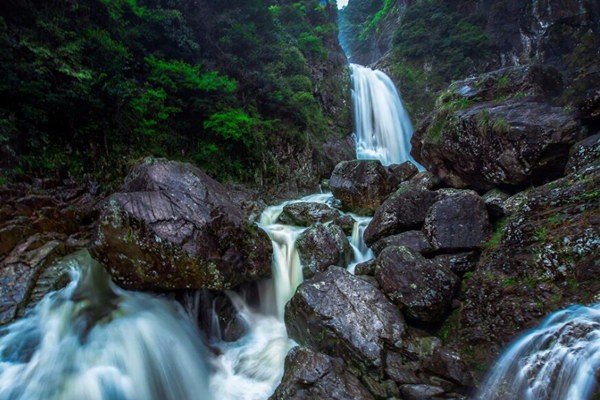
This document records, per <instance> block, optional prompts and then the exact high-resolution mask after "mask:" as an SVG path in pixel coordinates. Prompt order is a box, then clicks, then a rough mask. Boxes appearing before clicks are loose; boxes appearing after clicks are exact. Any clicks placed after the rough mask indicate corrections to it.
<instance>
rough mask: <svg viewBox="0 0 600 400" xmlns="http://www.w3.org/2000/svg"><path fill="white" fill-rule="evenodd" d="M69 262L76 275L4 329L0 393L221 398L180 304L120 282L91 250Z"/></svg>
mask: <svg viewBox="0 0 600 400" xmlns="http://www.w3.org/2000/svg"><path fill="white" fill-rule="evenodd" d="M64 262H67V263H69V264H70V266H71V267H72V282H71V283H70V284H69V285H68V286H67V287H66V288H64V289H63V290H61V291H58V292H54V293H51V294H49V295H47V296H46V297H45V298H44V299H43V300H42V301H41V302H40V303H39V304H38V305H37V307H36V308H35V309H34V310H33V312H31V313H30V314H29V315H28V316H26V317H25V318H23V319H21V320H19V321H17V322H16V323H14V324H12V325H10V326H7V327H5V328H2V330H0V399H11V400H17V399H19V400H20V399H23V400H38V399H47V400H82V399H84V400H108V399H111V400H117V399H118V400H121V399H122V400H125V399H147V400H165V399H166V400H169V399H171V400H181V399H198V400H210V399H213V398H214V397H213V396H212V394H211V393H210V391H209V387H208V365H207V364H206V362H205V360H206V359H207V349H206V347H205V346H204V344H203V343H202V340H201V335H200V332H199V331H198V329H197V328H196V327H195V324H194V322H193V321H192V320H191V318H190V317H189V315H188V314H186V313H185V311H184V309H183V308H182V307H181V306H180V305H178V304H177V303H175V302H173V301H168V300H166V299H161V298H157V297H155V296H151V295H149V294H145V293H136V292H129V291H126V290H123V289H120V288H118V287H117V286H115V285H114V284H113V283H112V282H111V280H110V277H109V276H108V275H107V274H106V272H105V271H104V269H103V268H102V267H101V266H100V265H98V264H97V263H95V262H94V261H93V259H92V258H91V257H90V256H89V254H88V253H87V252H80V253H76V254H75V255H73V256H71V257H70V258H69V259H67V260H66V261H64Z"/></svg>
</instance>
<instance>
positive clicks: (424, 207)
mask: <svg viewBox="0 0 600 400" xmlns="http://www.w3.org/2000/svg"><path fill="white" fill-rule="evenodd" d="M436 199H437V196H436V194H435V192H432V191H430V190H422V189H414V188H412V187H410V186H409V187H401V188H400V189H398V190H397V191H396V192H394V193H393V194H392V195H391V196H390V197H388V199H387V200H386V201H385V202H384V203H383V204H382V205H381V207H379V208H378V209H377V211H376V212H375V215H374V216H373V219H372V220H371V222H370V223H369V226H367V229H365V233H364V240H365V243H366V244H367V245H369V246H371V245H372V244H373V243H375V242H376V241H378V240H379V239H381V238H384V237H386V236H391V235H394V234H396V233H401V232H403V231H407V230H412V229H419V228H421V226H422V225H423V222H424V221H425V216H426V215H427V211H428V210H429V207H431V206H432V205H433V204H434V203H435V201H436Z"/></svg>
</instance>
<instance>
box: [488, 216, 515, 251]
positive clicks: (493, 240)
mask: <svg viewBox="0 0 600 400" xmlns="http://www.w3.org/2000/svg"><path fill="white" fill-rule="evenodd" d="M508 221H509V220H508V218H507V217H504V218H502V219H500V220H499V221H497V222H496V223H495V224H494V231H493V233H492V235H491V236H490V238H489V239H488V241H487V242H486V243H485V245H484V249H485V250H486V251H493V250H495V249H496V248H498V246H500V244H501V243H502V238H503V236H504V230H505V229H506V226H507V225H508Z"/></svg>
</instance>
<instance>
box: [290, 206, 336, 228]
mask: <svg viewBox="0 0 600 400" xmlns="http://www.w3.org/2000/svg"><path fill="white" fill-rule="evenodd" d="M339 216H340V212H339V211H337V210H336V209H334V208H331V207H329V206H328V205H327V204H324V203H309V202H299V203H291V204H288V205H286V206H285V207H283V211H282V212H281V215H280V216H279V221H280V222H281V223H283V224H287V225H297V226H311V225H312V224H315V223H317V222H327V221H332V220H334V219H336V218H337V217H339Z"/></svg>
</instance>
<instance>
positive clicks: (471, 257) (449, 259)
mask: <svg viewBox="0 0 600 400" xmlns="http://www.w3.org/2000/svg"><path fill="white" fill-rule="evenodd" d="M433 260H434V261H435V262H437V263H439V264H442V265H445V266H446V267H448V268H449V269H450V271H452V272H454V273H455V274H456V275H458V276H463V275H464V274H465V273H467V272H470V271H473V270H474V269H475V266H476V265H477V262H478V261H479V253H478V252H476V251H469V252H465V253H456V254H442V255H439V256H437V257H434V258H433Z"/></svg>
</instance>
